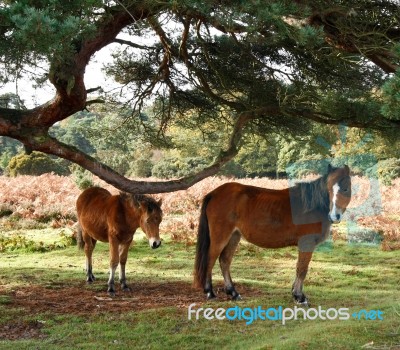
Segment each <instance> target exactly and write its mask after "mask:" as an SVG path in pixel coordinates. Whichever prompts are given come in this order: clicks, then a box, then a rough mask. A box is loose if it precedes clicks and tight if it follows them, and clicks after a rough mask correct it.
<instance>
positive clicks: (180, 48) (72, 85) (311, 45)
mask: <svg viewBox="0 0 400 350" xmlns="http://www.w3.org/2000/svg"><path fill="white" fill-rule="evenodd" d="M399 18H400V9H399V5H398V4H397V2H395V1H392V0H373V1H370V0H368V1H367V0H353V1H344V0H334V1H325V0H317V1H314V0H313V1H310V0H298V1H289V0H284V1H260V2H244V1H235V0H234V1H224V2H220V1H211V0H206V1H199V0H185V1H179V2H176V1H172V2H164V1H136V0H135V1H130V0H120V1H116V2H114V1H107V0H104V1H101V0H71V1H68V2H67V3H64V2H58V1H54V0H39V1H36V0H35V1H31V0H24V1H17V2H15V1H3V2H2V3H1V4H0V22H1V24H2V25H1V27H0V57H1V60H0V62H1V63H0V65H1V68H2V69H1V76H0V79H1V81H2V82H7V81H11V80H15V79H17V80H18V79H20V78H21V77H24V78H25V79H30V80H31V81H32V84H35V85H38V86H40V85H41V84H43V83H44V82H45V81H48V82H50V83H51V84H52V85H53V86H54V88H55V91H56V92H55V96H54V97H53V98H52V99H50V100H49V101H48V102H47V103H45V104H43V105H41V106H38V107H36V108H33V109H18V108H15V107H14V106H8V107H5V108H0V135H3V136H8V137H11V138H14V139H17V140H19V141H20V142H22V143H23V144H24V145H25V147H26V148H27V149H31V150H36V151H42V152H45V153H49V154H53V155H56V156H59V157H62V158H65V159H68V160H70V161H72V162H74V163H77V164H79V165H81V166H82V167H83V168H85V169H88V170H90V171H91V172H92V173H94V174H96V175H98V176H99V177H100V178H102V179H104V180H105V181H107V182H109V183H110V184H113V185H114V186H116V187H117V188H119V189H121V190H125V191H129V192H142V193H158V192H167V191H173V190H178V189H185V188H187V187H189V186H191V185H192V184H194V183H195V182H197V181H199V180H201V179H203V178H205V177H207V176H209V175H212V174H215V173H216V172H218V171H219V169H220V168H221V166H222V165H224V164H226V163H227V162H228V161H230V160H231V159H232V158H233V157H234V156H235V155H236V154H237V153H238V151H239V148H240V146H241V143H242V141H241V139H242V135H243V134H245V133H254V134H258V135H265V136H266V137H267V138H268V135H274V134H275V133H279V134H292V135H294V136H297V137H299V136H300V137H301V136H304V137H306V135H307V134H308V133H310V130H312V128H313V127H314V126H313V125H314V124H313V123H314V122H318V123H322V124H331V125H335V124H336V125H337V124H339V123H345V124H346V125H348V126H352V127H358V128H372V129H375V130H379V131H380V132H381V133H384V134H385V137H392V138H395V137H397V134H396V133H397V130H398V128H399V125H400V120H399V115H398V108H397V104H398V99H397V95H398V91H399V90H398V86H399V83H398V81H399V75H398V74H397V75H393V73H395V72H396V71H397V69H398V68H399V63H400V55H399V44H398V42H399V39H400V30H399ZM155 36H156V39H154V37H155ZM145 37H148V38H149V41H148V43H147V44H144V41H143V40H142V39H143V38H145ZM112 43H118V44H119V45H120V49H119V50H117V51H116V52H115V53H114V62H113V63H112V64H110V65H109V66H108V67H107V73H108V74H109V75H110V76H112V77H114V79H115V80H116V81H117V82H118V83H119V84H120V89H119V91H118V93H116V94H114V95H109V96H106V97H107V99H108V101H109V103H110V102H112V101H114V102H115V101H116V100H118V101H119V102H122V103H123V105H124V107H123V112H122V113H120V115H123V116H125V119H126V123H125V124H123V125H122V126H121V125H120V126H121V127H122V128H123V130H124V131H125V133H126V134H127V135H128V134H131V135H134V134H135V132H136V136H137V135H138V132H140V133H141V134H143V135H146V137H147V140H148V141H151V142H155V143H160V142H161V143H166V142H169V140H168V137H167V133H166V132H167V131H168V128H169V126H171V125H173V124H174V123H179V124H180V125H181V126H182V127H185V128H186V129H188V130H196V129H200V130H202V126H203V125H205V124H207V125H209V124H210V123H214V124H218V125H221V126H223V127H224V128H225V135H224V136H225V137H224V140H226V143H224V145H223V147H222V148H221V149H219V151H218V152H217V153H216V155H215V157H214V159H213V161H212V162H211V165H209V166H207V167H205V168H203V169H202V170H200V171H199V172H198V173H196V174H192V175H189V176H186V177H184V178H182V179H178V180H171V181H168V182H137V181H132V180H128V179H127V178H125V177H123V176H122V175H121V174H120V173H118V172H117V171H115V170H113V169H112V168H111V167H110V166H108V165H106V164H105V163H102V162H100V161H99V160H98V159H96V158H95V157H93V156H90V155H89V154H87V153H85V152H83V151H82V150H80V149H79V148H78V147H74V146H72V145H67V144H66V143H64V142H62V141H60V140H59V139H58V138H56V137H55V136H54V135H52V134H50V133H49V129H50V127H51V126H53V125H55V124H56V123H58V122H60V121H62V120H64V119H66V118H67V117H69V116H71V115H73V114H74V113H76V112H79V111H82V110H84V109H85V108H90V106H91V105H92V104H93V103H95V102H99V101H98V98H96V99H90V98H88V95H89V94H91V93H93V92H95V91H98V90H97V89H94V88H92V87H89V88H88V87H86V86H85V84H84V79H83V78H84V74H85V69H86V67H87V65H88V64H89V62H90V60H91V58H92V57H93V55H94V54H95V53H96V52H98V51H100V50H101V49H102V48H104V47H106V46H108V45H110V44H112ZM382 86H384V88H383V90H382V89H381V87H382ZM380 91H382V93H377V92H380ZM153 103H154V111H153V112H154V117H155V120H151V121H149V120H147V119H146V118H145V117H144V116H145V114H144V112H145V110H146V108H149V105H150V104H153ZM127 112H128V113H127ZM111 123H112V124H113V122H112V121H111ZM116 124H118V123H116ZM128 125H129V127H128Z"/></svg>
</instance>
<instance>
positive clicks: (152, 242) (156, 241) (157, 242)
mask: <svg viewBox="0 0 400 350" xmlns="http://www.w3.org/2000/svg"><path fill="white" fill-rule="evenodd" d="M149 245H150V247H151V249H156V248H158V247H159V246H160V245H161V241H160V240H159V239H154V238H151V239H149Z"/></svg>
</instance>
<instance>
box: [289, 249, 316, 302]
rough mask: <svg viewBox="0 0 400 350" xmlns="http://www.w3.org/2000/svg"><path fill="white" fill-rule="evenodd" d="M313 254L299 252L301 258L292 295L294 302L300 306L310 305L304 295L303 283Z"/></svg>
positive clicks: (298, 261)
mask: <svg viewBox="0 0 400 350" xmlns="http://www.w3.org/2000/svg"><path fill="white" fill-rule="evenodd" d="M312 254H313V252H302V251H299V257H298V260H297V267H296V279H295V280H294V283H293V287H292V295H293V298H294V300H295V301H296V302H297V303H299V304H305V305H308V300H307V298H306V296H305V295H304V293H303V282H304V279H305V278H306V275H307V271H308V265H309V263H310V260H311V257H312Z"/></svg>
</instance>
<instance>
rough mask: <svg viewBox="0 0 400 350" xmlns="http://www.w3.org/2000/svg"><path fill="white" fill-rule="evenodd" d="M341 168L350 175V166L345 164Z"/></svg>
mask: <svg viewBox="0 0 400 350" xmlns="http://www.w3.org/2000/svg"><path fill="white" fill-rule="evenodd" d="M343 169H344V171H345V173H346V175H350V168H349V167H348V165H347V164H346V165H345V166H344V167H343Z"/></svg>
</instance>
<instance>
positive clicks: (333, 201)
mask: <svg viewBox="0 0 400 350" xmlns="http://www.w3.org/2000/svg"><path fill="white" fill-rule="evenodd" d="M326 182H327V188H328V192H329V214H328V218H329V221H330V222H332V223H335V222H340V221H341V220H342V216H343V214H344V212H345V211H346V207H347V206H348V204H349V202H350V199H351V180H350V169H349V167H348V166H347V165H345V166H344V167H343V168H334V167H332V166H331V165H329V166H328V177H327V181H326Z"/></svg>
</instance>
